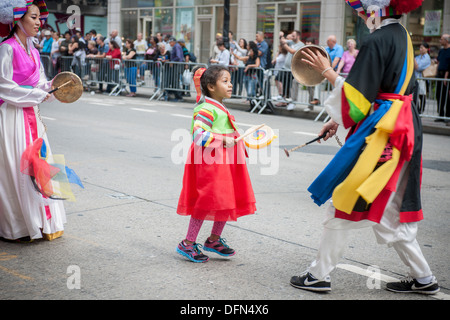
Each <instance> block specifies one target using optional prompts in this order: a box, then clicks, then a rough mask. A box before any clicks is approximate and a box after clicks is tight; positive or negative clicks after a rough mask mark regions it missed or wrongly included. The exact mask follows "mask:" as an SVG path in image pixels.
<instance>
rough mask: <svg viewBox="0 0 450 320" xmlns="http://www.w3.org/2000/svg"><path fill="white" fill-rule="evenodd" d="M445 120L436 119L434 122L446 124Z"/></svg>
mask: <svg viewBox="0 0 450 320" xmlns="http://www.w3.org/2000/svg"><path fill="white" fill-rule="evenodd" d="M444 121H445V120H444V119H434V122H444Z"/></svg>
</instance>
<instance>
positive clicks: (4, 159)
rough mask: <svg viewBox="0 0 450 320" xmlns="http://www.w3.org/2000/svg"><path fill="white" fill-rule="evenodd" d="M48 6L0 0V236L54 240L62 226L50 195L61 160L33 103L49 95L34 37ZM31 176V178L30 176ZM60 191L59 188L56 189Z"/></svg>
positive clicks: (59, 207) (62, 216) (58, 205)
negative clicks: (55, 159) (54, 161)
mask: <svg viewBox="0 0 450 320" xmlns="http://www.w3.org/2000/svg"><path fill="white" fill-rule="evenodd" d="M47 16H48V11H47V8H46V5H45V2H44V1H34V2H33V1H23V0H22V1H21V0H14V1H0V36H2V37H7V38H6V39H5V40H4V41H3V42H2V43H1V44H0V57H1V59H0V172H1V174H0V238H3V239H7V240H24V239H26V240H27V241H29V240H33V239H39V238H45V239H47V240H53V239H55V238H58V237H60V236H61V235H62V234H63V232H64V223H65V222H66V215H65V210H64V206H63V203H62V202H61V201H55V200H51V198H53V197H54V196H55V193H54V191H55V190H54V189H55V188H60V187H61V186H62V184H64V183H61V184H59V183H56V184H55V185H54V187H52V184H50V180H51V179H52V178H53V177H55V176H57V175H61V176H64V177H65V179H66V182H67V175H66V173H65V169H66V168H65V166H64V164H63V163H61V165H62V167H57V166H52V165H50V164H49V163H47V161H46V160H47V159H49V158H50V159H53V155H52V152H51V150H50V146H49V143H48V140H47V136H46V134H45V125H44V124H43V123H42V120H41V118H40V116H39V108H38V106H37V105H38V104H40V103H42V102H43V101H49V100H52V99H53V96H52V95H50V94H48V92H49V91H50V90H51V81H47V78H46V76H45V73H44V69H43V66H42V64H41V62H40V56H39V52H38V51H37V50H36V49H35V47H34V43H33V41H34V39H35V38H34V37H35V36H36V34H37V33H38V31H39V29H40V27H41V25H42V23H43V22H44V21H45V20H46V18H47ZM30 176H31V177H32V179H30ZM60 195H61V194H60Z"/></svg>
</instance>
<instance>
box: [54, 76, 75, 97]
mask: <svg viewBox="0 0 450 320" xmlns="http://www.w3.org/2000/svg"><path fill="white" fill-rule="evenodd" d="M70 83H75V79H74V78H73V77H71V80H70V81H67V82H66V83H64V84H62V85H60V86H59V87H58V88H56V89H53V90H52V91H49V92H48V93H49V94H52V93H53V92H55V91H57V90H59V89H61V88H62V87H65V86H67V85H68V84H70Z"/></svg>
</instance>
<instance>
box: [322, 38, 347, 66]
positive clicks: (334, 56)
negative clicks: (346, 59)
mask: <svg viewBox="0 0 450 320" xmlns="http://www.w3.org/2000/svg"><path fill="white" fill-rule="evenodd" d="M327 46H328V47H326V48H325V49H326V50H327V52H328V54H329V55H330V59H331V66H332V67H333V70H336V69H337V67H338V65H339V61H341V58H342V55H343V54H344V48H343V47H342V46H341V45H340V44H338V43H337V40H336V36H335V35H330V36H329V37H328V39H327Z"/></svg>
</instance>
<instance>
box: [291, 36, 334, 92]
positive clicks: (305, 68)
mask: <svg viewBox="0 0 450 320" xmlns="http://www.w3.org/2000/svg"><path fill="white" fill-rule="evenodd" d="M306 49H310V50H311V51H313V52H314V53H315V54H321V55H323V56H324V57H327V58H328V60H329V61H330V64H331V60H330V56H329V55H328V52H327V51H326V50H325V49H324V48H322V47H321V46H316V45H313V44H310V45H307V46H304V47H301V48H300V49H299V50H297V51H296V52H295V53H294V56H293V57H292V66H291V69H292V75H293V76H294V78H295V80H297V82H298V83H300V84H302V85H304V86H307V87H314V86H315V85H318V84H319V83H321V82H322V81H324V80H325V77H324V76H323V75H321V74H320V72H317V71H316V70H314V69H313V68H312V67H311V66H310V65H309V64H308V63H306V62H303V61H302V59H303V58H305V55H304V51H305V50H306Z"/></svg>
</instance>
